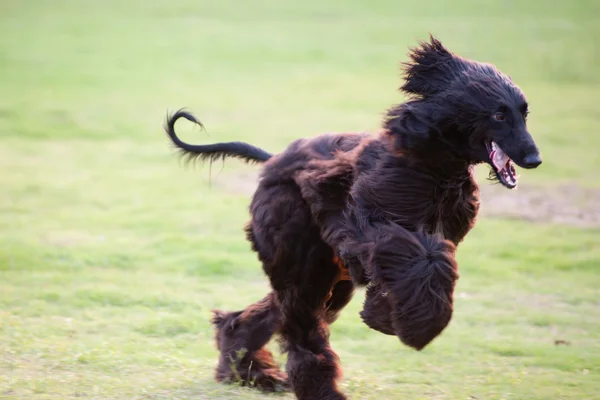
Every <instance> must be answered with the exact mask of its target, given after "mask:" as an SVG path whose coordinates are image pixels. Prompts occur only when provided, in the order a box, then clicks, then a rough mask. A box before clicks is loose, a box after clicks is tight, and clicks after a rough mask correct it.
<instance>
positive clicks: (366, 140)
mask: <svg viewBox="0 0 600 400" xmlns="http://www.w3.org/2000/svg"><path fill="white" fill-rule="evenodd" d="M409 57H410V58H409V61H408V62H406V63H404V64H403V65H402V67H403V71H404V83H403V85H402V86H401V88H400V90H401V91H402V92H403V93H404V94H405V95H406V96H407V100H406V101H405V102H403V103H401V104H398V105H395V106H392V107H391V108H389V109H388V110H387V111H386V113H385V118H384V120H383V123H382V128H381V129H380V130H379V131H377V132H375V133H336V134H323V135H320V136H317V137H313V138H303V139H298V140H295V141H293V142H292V143H291V144H290V145H289V146H288V147H287V148H286V149H285V150H284V151H282V152H281V153H279V154H276V155H273V154H270V153H268V152H266V151H264V150H262V149H260V148H257V147H255V146H252V145H250V144H247V143H243V142H229V143H216V144H209V145H191V144H188V143H185V142H183V141H181V140H180V139H179V138H178V137H177V135H176V134H175V129H174V126H175V122H176V121H177V120H179V119H180V118H183V119H187V120H189V121H191V122H193V123H196V124H199V125H201V123H200V122H199V121H198V120H197V119H196V118H195V117H194V116H193V115H192V114H191V113H189V112H187V111H184V110H179V111H178V112H176V113H174V114H173V115H171V116H168V117H167V121H166V123H165V130H166V132H167V134H168V137H169V138H170V140H171V141H172V143H173V144H174V145H175V146H176V147H177V148H178V149H179V150H181V152H182V154H183V155H184V156H186V157H188V158H189V159H191V160H199V161H208V160H209V161H211V162H212V161H214V160H216V159H219V158H225V157H237V158H239V159H242V160H244V161H247V162H256V163H260V164H262V170H261V174H260V178H259V183H258V187H257V189H256V192H255V193H254V195H253V197H252V200H251V204H250V214H251V220H250V222H249V223H248V224H247V226H246V227H245V232H246V236H247V239H248V240H249V242H250V243H251V246H252V250H253V251H254V252H256V254H257V256H258V259H259V260H260V262H261V263H262V268H263V271H264V273H265V274H266V275H267V276H268V278H269V281H270V286H271V288H272V291H271V293H269V294H267V295H266V296H265V297H264V298H263V299H261V300H260V301H258V302H257V303H255V304H252V305H250V306H248V307H247V308H246V309H244V310H242V311H238V312H224V311H219V310H216V311H214V315H213V320H212V322H213V324H214V326H215V328H216V335H215V336H216V342H217V347H218V349H219V351H220V359H219V362H218V366H217V369H216V373H215V378H216V380H218V381H222V382H231V381H237V382H242V383H244V384H248V385H254V386H257V387H261V388H262V389H264V390H278V388H289V389H291V390H292V391H293V392H294V393H295V395H296V397H297V398H298V399H301V400H308V399H325V400H338V399H345V398H346V397H345V395H344V394H343V393H342V392H341V391H340V389H339V388H338V385H337V382H338V380H339V378H340V377H341V367H340V361H339V359H338V356H337V354H336V353H335V351H334V350H333V349H332V348H331V345H330V342H329V325H331V324H332V323H333V322H334V321H335V320H336V318H337V317H338V315H339V313H340V311H341V310H342V309H343V308H344V307H345V306H346V305H347V304H348V302H349V301H350V300H351V299H352V296H353V294H354V291H355V289H356V288H357V287H366V298H365V302H364V308H363V310H362V312H361V313H360V315H361V318H362V320H363V321H364V322H365V323H366V324H367V325H368V326H369V327H371V328H372V329H375V330H377V331H379V332H382V333H384V334H387V335H396V336H397V337H398V338H399V339H400V340H401V342H402V343H404V344H406V345H408V346H410V347H413V348H415V349H417V350H421V349H423V348H424V347H425V346H427V344H429V343H430V342H431V341H432V340H433V339H434V338H436V337H437V336H438V335H439V334H440V333H441V332H442V331H443V330H444V329H445V328H446V327H447V325H448V324H449V322H450V320H451V318H452V312H453V293H454V288H455V284H456V281H457V279H458V277H459V274H458V265H457V263H456V259H455V252H456V249H457V246H458V245H459V243H460V242H461V241H462V240H463V239H464V237H465V235H466V234H467V233H468V232H469V231H470V230H471V228H472V227H473V225H474V224H475V221H476V217H477V213H478V210H479V191H478V186H477V183H476V182H475V180H474V177H473V168H474V166H475V165H477V164H481V163H487V164H489V166H490V176H491V178H492V179H493V180H496V181H498V182H500V183H501V184H502V185H503V186H505V187H506V188H508V189H513V188H515V187H516V186H517V183H518V177H517V175H516V170H515V166H514V164H516V165H518V166H520V167H522V168H536V167H538V166H539V165H540V164H541V163H542V159H541V155H540V151H539V149H538V147H537V145H536V144H535V142H534V140H533V138H532V136H531V135H530V133H529V132H528V129H527V114H528V104H527V100H526V98H525V95H524V93H523V92H522V90H521V89H520V88H519V87H518V86H517V85H516V84H515V83H513V81H512V80H511V78H510V77H508V76H507V75H505V74H504V73H502V72H500V71H499V70H498V69H497V68H496V67H494V66H493V65H491V64H486V63H480V62H477V61H473V60H468V59H465V58H463V57H460V56H458V55H456V54H454V53H452V52H450V51H449V50H448V49H446V47H444V46H443V45H442V43H441V42H440V41H439V40H438V39H436V38H435V37H433V36H430V38H429V40H428V41H424V42H420V43H419V44H418V46H417V47H415V48H412V49H411V50H410V53H409ZM275 333H277V334H278V336H279V337H280V342H281V345H282V350H283V351H284V352H286V353H287V364H286V371H287V373H286V372H283V371H281V370H280V369H279V368H278V367H277V365H276V363H275V362H274V360H273V357H272V354H271V353H270V352H269V351H268V350H267V349H266V348H265V345H266V344H267V343H268V342H269V340H270V339H271V337H272V336H273V335H274V334H275Z"/></svg>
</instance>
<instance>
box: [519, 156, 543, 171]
mask: <svg viewBox="0 0 600 400" xmlns="http://www.w3.org/2000/svg"><path fill="white" fill-rule="evenodd" d="M541 163H542V157H541V156H540V153H531V154H528V155H526V156H525V158H524V159H523V167H524V168H537V167H538V166H539V165H540V164H541Z"/></svg>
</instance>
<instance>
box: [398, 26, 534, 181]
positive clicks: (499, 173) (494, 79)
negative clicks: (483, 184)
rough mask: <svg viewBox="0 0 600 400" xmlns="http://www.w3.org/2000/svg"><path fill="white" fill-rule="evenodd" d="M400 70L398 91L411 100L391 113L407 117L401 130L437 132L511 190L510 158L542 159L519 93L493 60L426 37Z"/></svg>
mask: <svg viewBox="0 0 600 400" xmlns="http://www.w3.org/2000/svg"><path fill="white" fill-rule="evenodd" d="M404 71H405V82H404V85H403V86H402V87H401V90H402V91H404V92H405V93H407V94H409V95H410V96H411V97H412V100H411V101H409V102H408V103H406V104H405V105H403V106H401V107H399V108H396V109H395V114H394V113H393V112H392V113H391V114H392V117H394V116H396V117H398V116H400V114H402V117H403V118H409V119H411V121H410V122H409V124H408V125H407V123H406V122H404V127H405V129H406V128H408V129H411V128H412V130H416V131H419V129H421V131H423V133H425V134H426V135H428V136H431V135H436V136H438V137H439V139H440V140H441V141H442V142H443V143H444V145H445V146H448V148H449V149H450V150H451V151H452V152H453V153H454V154H456V155H458V156H459V157H461V158H463V159H465V160H466V161H468V162H469V163H481V162H486V163H488V164H490V166H491V168H492V171H493V172H492V173H491V175H492V177H495V178H496V179H498V180H499V181H500V182H501V183H502V184H503V185H504V186H505V187H507V188H511V189H512V188H514V187H516V186H517V180H518V177H517V176H516V171H515V167H514V166H513V162H514V163H515V164H517V165H518V166H520V167H522V168H536V167H537V166H539V165H540V164H541V163H542V159H541V156H540V152H539V150H538V148H537V146H536V144H535V142H534V140H533V138H532V137H531V135H530V134H529V131H528V130H527V114H528V104H527V100H526V98H525V95H524V93H523V91H522V90H521V89H520V88H519V87H518V86H517V85H515V84H514V83H513V81H512V80H511V78H510V77H508V76H507V75H505V74H503V73H502V72H500V71H499V70H498V69H497V68H495V67H494V66H493V65H491V64H485V63H480V62H476V61H472V60H467V59H465V58H462V57H459V56H457V55H455V54H453V53H451V52H450V51H448V50H447V49H446V48H445V47H444V46H443V45H442V43H441V42H440V41H439V40H437V39H435V38H434V37H431V39H430V42H428V43H421V45H420V46H419V47H417V48H415V49H412V51H411V53H410V61H409V62H408V63H405V64H404ZM400 109H402V110H400Z"/></svg>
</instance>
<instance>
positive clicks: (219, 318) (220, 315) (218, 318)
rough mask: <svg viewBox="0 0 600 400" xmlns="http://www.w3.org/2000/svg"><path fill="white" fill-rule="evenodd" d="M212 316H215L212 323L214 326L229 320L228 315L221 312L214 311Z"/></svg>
mask: <svg viewBox="0 0 600 400" xmlns="http://www.w3.org/2000/svg"><path fill="white" fill-rule="evenodd" d="M212 314H213V316H212V318H211V320H210V322H212V323H213V325H219V324H220V323H221V322H223V320H224V319H225V318H227V313H226V312H223V311H221V310H212Z"/></svg>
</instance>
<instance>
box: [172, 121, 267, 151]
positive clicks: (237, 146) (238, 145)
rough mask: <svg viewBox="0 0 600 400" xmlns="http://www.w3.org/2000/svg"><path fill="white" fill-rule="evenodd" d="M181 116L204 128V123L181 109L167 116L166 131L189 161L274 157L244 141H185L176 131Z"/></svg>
mask: <svg viewBox="0 0 600 400" xmlns="http://www.w3.org/2000/svg"><path fill="white" fill-rule="evenodd" d="M179 118H184V119H187V120H188V121H190V122H193V123H194V124H196V125H198V126H200V128H204V125H202V123H201V122H200V121H198V120H197V119H196V117H194V116H193V115H192V114H190V113H189V112H186V111H184V110H179V111H177V112H175V114H173V115H171V116H167V121H166V123H165V132H167V135H169V138H170V139H171V141H172V142H173V144H174V145H175V146H177V148H179V150H180V151H181V154H182V156H183V157H185V158H186V159H187V160H188V161H194V160H199V161H206V160H209V161H210V162H213V161H216V160H218V159H225V158H226V157H235V158H239V159H242V160H243V161H246V162H264V161H267V160H268V159H270V158H271V157H272V154H270V153H268V152H266V151H264V150H262V149H259V148H258V147H255V146H252V145H251V144H248V143H244V142H229V143H215V144H205V145H196V144H188V143H185V142H184V141H182V140H181V139H179V137H177V134H176V133H175V122H177V120H178V119H179Z"/></svg>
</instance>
